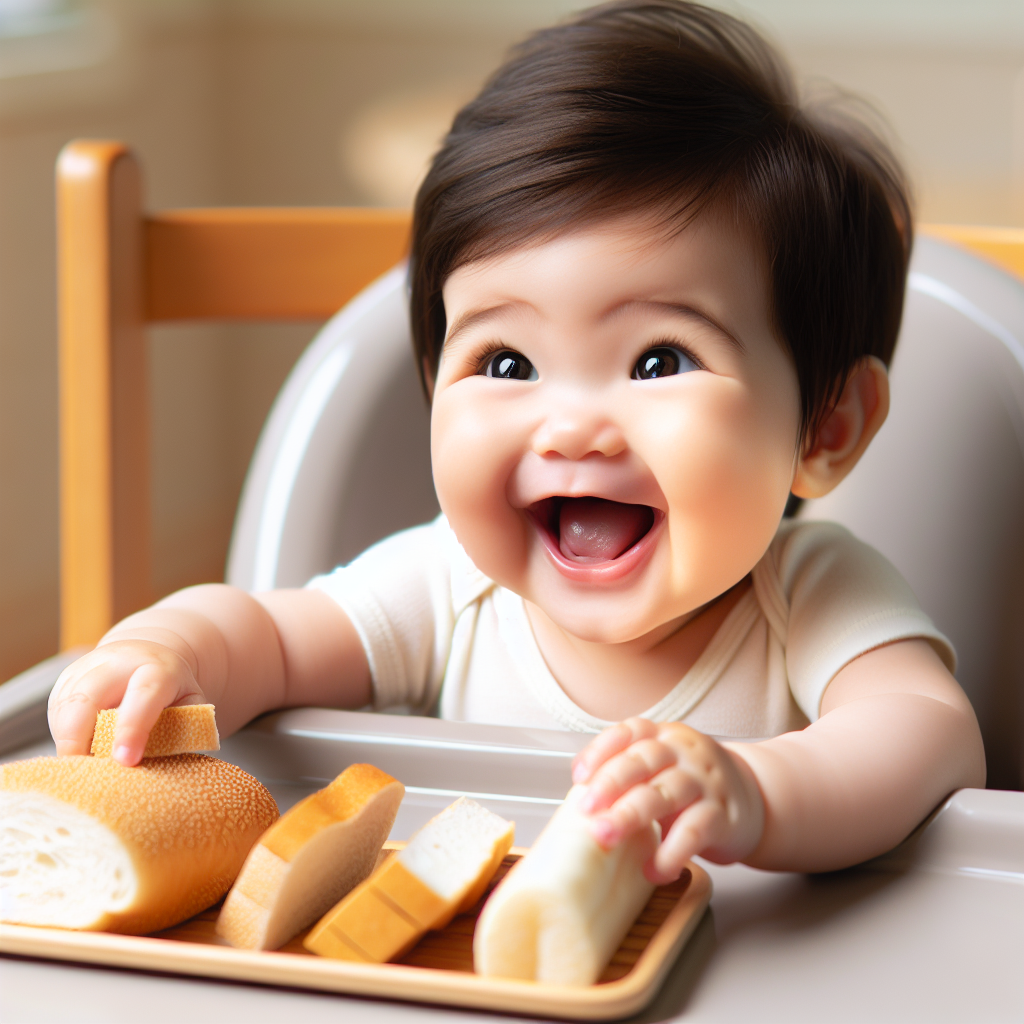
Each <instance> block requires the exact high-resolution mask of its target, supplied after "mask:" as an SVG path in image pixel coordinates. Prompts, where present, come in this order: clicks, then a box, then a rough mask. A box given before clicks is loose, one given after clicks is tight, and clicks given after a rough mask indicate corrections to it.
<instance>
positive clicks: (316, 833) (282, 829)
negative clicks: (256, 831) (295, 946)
mask: <svg viewBox="0 0 1024 1024" xmlns="http://www.w3.org/2000/svg"><path fill="white" fill-rule="evenodd" d="M404 795H405V787H404V786H403V785H402V784H401V783H400V782H398V781H397V780H395V779H393V778H392V777H391V776H390V775H388V774H386V773H385V772H382V771H381V770H380V769H379V768H375V767H374V766H373V765H372V764H354V765H351V766H350V767H348V768H346V769H345V770H344V771H343V772H342V773H341V774H340V775H339V776H338V777H337V778H336V779H335V780H334V781H333V782H332V783H331V784H330V785H329V786H327V787H326V788H324V789H321V790H320V791H319V792H318V793H314V794H313V795H312V796H308V797H306V799H305V800H302V801H300V802H299V803H297V804H296V805H295V806H294V807H293V808H292V809H291V810H290V811H288V812H287V813H286V814H285V815H284V816H283V817H282V818H281V819H280V820H278V821H277V823H276V824H274V825H272V826H271V827H270V828H269V829H268V830H267V832H266V833H265V834H264V835H263V836H262V838H261V839H260V841H259V842H258V843H257V844H256V845H255V846H254V847H253V848H252V851H251V852H250V853H249V856H248V858H247V859H246V862H245V866H244V867H243V868H242V871H241V873H240V874H239V876H238V879H237V881H236V882H235V884H234V886H233V887H232V889H231V892H230V893H228V897H227V899H226V900H225V901H224V908H223V910H221V913H220V917H219V918H218V920H217V934H218V935H220V936H221V937H222V938H225V939H227V941H228V942H230V943H231V944H232V945H233V946H239V947H241V948H244V949H278V948H280V947H281V946H283V945H284V944H285V943H286V942H287V941H288V940H289V939H291V938H293V937H294V936H295V935H297V934H298V933H299V932H300V931H302V929H303V928H308V927H309V925H311V924H312V923H313V922H314V921H315V920H316V919H317V918H318V917H320V916H321V915H322V914H323V913H324V911H326V910H327V909H328V907H331V906H333V905H334V904H335V903H337V902H338V900H340V899H341V898H342V896H344V895H345V894H346V893H347V892H348V891H349V890H350V889H351V888H352V887H353V886H355V885H357V884H358V883H359V882H361V881H362V880H363V879H364V878H366V876H367V875H368V874H369V873H370V872H371V871H372V870H373V868H374V866H375V864H376V863H377V856H378V854H379V853H380V849H381V846H383V845H384V840H385V839H387V837H388V833H389V832H390V831H391V826H392V825H393V824H394V822H395V815H396V814H398V807H399V804H401V802H402V797H403V796H404Z"/></svg>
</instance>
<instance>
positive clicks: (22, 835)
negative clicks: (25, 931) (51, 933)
mask: <svg viewBox="0 0 1024 1024" xmlns="http://www.w3.org/2000/svg"><path fill="white" fill-rule="evenodd" d="M0 823H2V824H0V920H4V921H9V922H13V923H15V924H27V925H42V926H61V927H64V928H89V927H93V926H95V925H96V924H97V923H98V922H100V921H101V920H102V919H103V918H104V917H105V916H106V915H107V914H115V913H118V912H120V911H123V910H125V909H126V908H127V907H129V906H130V905H131V903H132V901H133V900H134V899H135V893H136V889H137V887H138V880H137V878H136V875H135V869H134V867H133V866H132V859H131V857H130V856H129V854H128V851H127V850H125V848H124V845H123V844H122V843H121V840H120V839H118V838H117V836H116V835H114V833H113V832H111V830H110V829H109V828H107V827H106V826H105V825H103V824H101V823H100V822H98V821H96V819H95V818H92V817H90V816H89V815H88V814H83V813H82V812H81V811H79V810H77V809H76V808H74V807H72V806H71V805H70V804H66V803H64V802H63V801H61V800H57V799H54V798H53V797H51V796H46V795H45V794H42V793H7V792H0Z"/></svg>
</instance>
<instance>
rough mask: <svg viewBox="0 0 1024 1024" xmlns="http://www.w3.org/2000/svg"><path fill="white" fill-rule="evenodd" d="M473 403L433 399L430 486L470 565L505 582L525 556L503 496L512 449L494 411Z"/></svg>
mask: <svg viewBox="0 0 1024 1024" xmlns="http://www.w3.org/2000/svg"><path fill="white" fill-rule="evenodd" d="M456 387H457V385H456ZM452 390H455V389H454V388H453V389H452ZM464 390H466V391H468V390H469V389H468V388H466V389H464ZM456 398H458V399H460V400H459V401H456V400H455V399H456ZM473 398H474V396H472V395H465V396H456V395H442V396H439V397H438V399H436V400H435V403H434V408H433V410H432V415H431V460H432V464H433V473H434V486H435V488H436V490H437V497H438V502H439V503H440V505H441V509H442V511H443V512H444V514H445V515H446V516H447V517H448V522H449V523H450V524H451V527H452V529H453V530H454V531H455V535H456V536H457V537H458V539H459V542H460V543H461V544H462V546H463V547H464V548H465V549H466V552H467V554H468V555H469V556H470V558H471V559H472V560H473V562H474V564H475V565H476V566H477V567H478V568H479V569H480V570H481V571H482V572H484V573H485V574H486V575H488V576H490V577H491V578H492V579H495V580H498V581H499V582H507V581H508V579H509V575H510V573H514V572H515V571H516V568H517V566H519V565H520V564H521V563H523V562H524V561H525V557H526V537H525V529H524V523H523V520H522V517H521V516H520V515H519V514H517V513H516V511H515V510H514V509H512V508H511V507H510V505H509V503H508V498H507V493H506V492H507V486H508V480H509V477H510V475H511V473H512V470H513V468H514V467H515V465H516V463H517V461H518V454H517V453H518V446H517V444H516V443H515V432H514V431H513V430H511V429H509V425H508V424H506V425H505V429H502V423H503V419H504V418H503V417H501V416H500V415H499V414H498V413H499V412H500V410H495V409H494V408H493V403H481V402H477V401H474V400H473ZM446 399H447V400H446Z"/></svg>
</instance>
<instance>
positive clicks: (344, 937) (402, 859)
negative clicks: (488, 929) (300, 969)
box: [303, 797, 515, 963]
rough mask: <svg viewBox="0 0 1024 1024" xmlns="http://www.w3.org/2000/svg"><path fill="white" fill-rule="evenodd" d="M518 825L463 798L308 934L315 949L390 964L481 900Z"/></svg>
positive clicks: (309, 946) (310, 947)
mask: <svg viewBox="0 0 1024 1024" xmlns="http://www.w3.org/2000/svg"><path fill="white" fill-rule="evenodd" d="M514 834H515V825H514V824H513V823H512V822H510V821H505V819H504V818H500V817H499V816H498V815H497V814H494V813H492V812H491V811H488V810H487V809H486V808H485V807H481V806H480V804H478V803H476V802H474V801H473V800H469V799H467V798H466V797H460V798H459V799H458V800H456V801H455V803H453V804H452V805H451V806H450V807H447V808H445V809H444V810H443V811H442V812H441V813H440V814H438V815H437V816H436V817H434V818H431V819H430V821H428V822H427V823H426V825H424V826H423V828H421V829H420V830H419V832H417V833H416V834H415V835H414V836H413V837H412V839H410V840H409V842H408V844H407V845H406V847H405V848H404V849H403V850H400V851H399V852H398V853H397V854H395V855H394V856H393V857H391V858H390V859H389V860H387V861H386V862H385V863H384V864H382V865H381V867H380V868H379V869H378V870H377V871H375V872H374V873H373V874H372V875H371V876H370V877H369V878H368V879H367V880H366V881H365V882H363V883H362V885H359V886H357V887H356V888H355V889H353V890H352V892H350V893H349V894H348V896H346V897H345V898H344V899H343V900H342V901H341V902H340V903H339V904H338V905H337V906H336V907H334V908H333V909H332V910H330V911H329V912H328V913H327V914H326V915H324V917H323V918H322V919H321V920H320V921H319V922H318V923H317V924H316V925H315V926H314V928H313V930H312V931H311V932H310V933H309V935H307V936H306V939H305V941H304V942H303V945H304V946H305V947H306V949H308V950H309V951H310V952H312V953H318V954H319V955H320V956H329V957H333V958H334V959H336V960H354V961H356V962H361V963H384V962H385V961H387V960H396V959H398V958H399V957H401V956H402V955H403V954H405V953H407V952H408V951H409V950H410V949H412V947H413V946H414V945H415V944H416V943H417V942H418V941H419V939H420V937H421V936H422V935H423V934H424V933H425V932H428V931H430V930H431V929H435V928H443V927H444V926H445V925H446V924H447V923H448V922H449V921H450V920H451V919H452V918H453V917H454V916H455V915H456V914H459V913H462V912H463V911H466V910H469V909H470V908H471V907H472V906H473V905H474V904H475V903H476V902H477V900H479V899H480V897H481V895H482V894H483V891H484V889H486V888H487V883H488V882H489V881H490V880H491V878H493V877H494V872H495V871H497V870H498V866H499V865H500V864H501V862H502V860H503V859H504V857H505V854H506V853H508V851H509V849H510V848H511V846H512V839H513V836H514Z"/></svg>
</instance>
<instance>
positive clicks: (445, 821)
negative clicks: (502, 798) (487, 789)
mask: <svg viewBox="0 0 1024 1024" xmlns="http://www.w3.org/2000/svg"><path fill="white" fill-rule="evenodd" d="M514 832H515V825H514V824H513V823H512V822H509V821H506V820H505V819H504V818H502V817H499V816H498V815H497V814H495V813H494V812H493V811H489V810H487V808H486V807H481V806H480V804H478V803H476V801H474V800H469V799H468V798H466V797H460V798H459V799H458V800H456V801H455V803H453V804H452V805H451V806H450V807H447V808H445V810H443V811H442V812H441V813H440V814H439V815H437V817H435V818H432V819H431V820H430V821H429V822H428V823H427V824H426V825H424V826H423V828H422V829H420V831H419V832H417V833H416V835H414V836H413V837H412V839H411V840H410V841H409V844H408V845H407V846H406V847H405V849H404V850H402V851H401V852H400V853H399V854H398V859H399V860H400V861H401V862H402V864H403V865H404V867H405V868H406V869H407V870H408V871H409V872H411V873H412V874H413V875H415V876H416V877H417V878H418V879H420V881H421V882H423V883H424V884H426V885H428V886H429V887H430V888H431V889H432V890H433V891H434V892H436V893H437V894H438V896H440V897H441V899H443V900H445V901H446V902H449V903H454V904H455V905H456V907H461V906H462V905H463V904H465V903H466V901H467V899H468V898H469V897H472V899H469V902H468V905H466V908H465V909H467V910H468V909H469V907H470V906H472V905H473V904H474V903H475V902H476V901H477V900H478V899H479V898H480V894H481V893H482V892H483V890H484V888H485V887H486V885H487V883H488V882H489V881H490V880H491V876H492V875H493V874H494V872H495V871H497V869H498V865H499V864H500V863H501V860H502V858H503V857H504V856H505V854H506V853H508V851H509V849H510V848H511V846H512V836H513V835H514ZM506 839H507V844H506V843H505V842H504V840H506ZM499 851H500V852H499ZM481 878H482V879H483V881H482V882H481V881H480V879H481ZM474 892H475V895H473V894H474Z"/></svg>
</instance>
